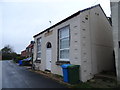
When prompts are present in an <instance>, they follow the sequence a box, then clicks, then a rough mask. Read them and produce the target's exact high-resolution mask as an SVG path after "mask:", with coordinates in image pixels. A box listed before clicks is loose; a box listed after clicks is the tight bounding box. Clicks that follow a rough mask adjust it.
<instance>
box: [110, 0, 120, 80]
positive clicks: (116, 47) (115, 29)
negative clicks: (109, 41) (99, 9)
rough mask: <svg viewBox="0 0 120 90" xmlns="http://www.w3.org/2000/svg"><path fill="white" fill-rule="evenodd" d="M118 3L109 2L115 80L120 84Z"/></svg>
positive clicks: (119, 20) (119, 6)
mask: <svg viewBox="0 0 120 90" xmlns="http://www.w3.org/2000/svg"><path fill="white" fill-rule="evenodd" d="M118 1H120V0H118ZM118 1H116V2H114V1H112V2H111V12H112V26H113V40H114V50H115V61H116V72H117V79H118V81H119V82H120V49H119V45H118V41H120V2H119V3H118Z"/></svg>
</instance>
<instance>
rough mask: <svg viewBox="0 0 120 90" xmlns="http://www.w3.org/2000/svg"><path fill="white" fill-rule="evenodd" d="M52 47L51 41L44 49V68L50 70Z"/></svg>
mask: <svg viewBox="0 0 120 90" xmlns="http://www.w3.org/2000/svg"><path fill="white" fill-rule="evenodd" d="M51 60H52V48H51V43H47V49H46V69H47V70H50V71H51Z"/></svg>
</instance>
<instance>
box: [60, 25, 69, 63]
mask: <svg viewBox="0 0 120 90" xmlns="http://www.w3.org/2000/svg"><path fill="white" fill-rule="evenodd" d="M66 27H68V29H69V32H68V33H69V35H68V36H65V37H63V38H61V37H60V31H61V30H62V29H63V28H66ZM67 38H69V48H62V49H61V48H60V45H61V44H60V41H61V40H63V39H67ZM62 50H69V55H70V25H66V26H64V27H62V28H60V29H58V61H65V62H68V61H70V58H69V57H68V58H67V59H66V58H61V57H60V51H62Z"/></svg>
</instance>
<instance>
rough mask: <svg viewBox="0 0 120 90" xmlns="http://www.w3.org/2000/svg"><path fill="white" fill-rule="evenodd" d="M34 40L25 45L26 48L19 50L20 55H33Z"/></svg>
mask: <svg viewBox="0 0 120 90" xmlns="http://www.w3.org/2000/svg"><path fill="white" fill-rule="evenodd" d="M33 47H34V41H31V42H30V44H29V45H28V46H27V47H26V50H24V51H22V52H21V56H22V57H26V58H28V57H32V55H33Z"/></svg>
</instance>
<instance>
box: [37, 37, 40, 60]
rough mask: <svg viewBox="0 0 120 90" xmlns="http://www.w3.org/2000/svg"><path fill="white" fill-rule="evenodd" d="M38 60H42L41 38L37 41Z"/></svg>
mask: <svg viewBox="0 0 120 90" xmlns="http://www.w3.org/2000/svg"><path fill="white" fill-rule="evenodd" d="M37 59H41V38H38V39H37Z"/></svg>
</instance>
